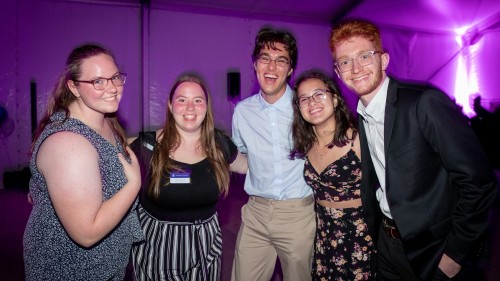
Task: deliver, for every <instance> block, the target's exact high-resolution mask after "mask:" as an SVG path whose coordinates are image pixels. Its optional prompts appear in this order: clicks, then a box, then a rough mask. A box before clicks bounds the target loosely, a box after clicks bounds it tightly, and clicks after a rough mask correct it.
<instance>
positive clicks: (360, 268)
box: [291, 71, 375, 281]
mask: <svg viewBox="0 0 500 281" xmlns="http://www.w3.org/2000/svg"><path fill="white" fill-rule="evenodd" d="M294 100H295V103H296V107H295V109H294V110H295V112H294V120H293V137H294V149H293V151H292V152H291V157H299V158H302V157H303V158H305V164H304V178H305V180H306V182H307V184H309V186H311V187H312V188H313V191H314V197H315V210H316V223H317V227H316V240H315V246H314V259H313V266H312V279H313V280H338V281H340V280H343V281H351V280H375V266H374V261H375V256H374V254H375V245H374V242H373V240H372V235H371V233H369V232H368V229H367V225H366V223H365V220H364V213H363V208H362V204H361V198H360V186H361V161H360V159H361V154H360V144H359V139H358V138H357V130H356V126H355V122H354V119H353V118H352V115H351V113H350V111H349V109H348V108H347V105H346V104H345V101H344V99H343V97H342V96H341V95H340V93H339V92H338V90H337V88H336V87H335V85H334V83H333V81H332V80H331V79H330V78H328V77H327V76H326V75H324V74H322V73H320V72H318V71H308V72H305V73H303V74H302V75H301V76H300V77H299V78H298V79H297V82H296V84H295V99H294Z"/></svg>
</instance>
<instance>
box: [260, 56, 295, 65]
mask: <svg viewBox="0 0 500 281" xmlns="http://www.w3.org/2000/svg"><path fill="white" fill-rule="evenodd" d="M257 61H258V62H259V63H261V64H266V65H267V64H270V63H271V62H272V61H274V62H275V63H276V65H277V66H279V67H285V66H287V65H288V64H290V61H289V60H287V59H286V58H277V59H272V58H270V57H269V56H266V55H260V56H259V57H258V58H257Z"/></svg>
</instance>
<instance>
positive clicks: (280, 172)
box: [233, 85, 312, 200]
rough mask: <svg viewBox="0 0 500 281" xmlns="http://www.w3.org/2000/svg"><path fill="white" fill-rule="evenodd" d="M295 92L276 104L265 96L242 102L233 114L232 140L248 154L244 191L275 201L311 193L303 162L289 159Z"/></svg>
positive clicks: (288, 90) (289, 90)
mask: <svg viewBox="0 0 500 281" xmlns="http://www.w3.org/2000/svg"><path fill="white" fill-rule="evenodd" d="M292 98H293V92H292V89H291V88H290V87H289V86H288V85H287V88H286V91H285V94H284V95H283V96H282V97H281V98H280V99H279V100H278V101H276V102H275V103H274V104H269V103H267V102H266V101H265V100H264V98H262V93H260V92H259V93H258V94H256V95H253V96H251V97H249V98H247V99H245V100H243V101H242V102H240V103H239V104H238V105H237V106H236V109H235V111H234V115H233V141H234V143H235V144H236V146H237V147H238V149H239V151H240V152H242V153H245V154H247V159H248V172H247V175H246V178H245V191H246V192H247V193H248V194H249V195H255V196H260V197H265V198H269V199H274V200H287V199H299V198H304V197H306V196H308V195H310V194H311V193H312V190H311V188H310V187H309V186H308V185H307V184H306V183H305V181H304V175H303V173H304V160H301V159H295V160H290V159H289V157H288V156H289V154H290V149H291V148H292V146H293V141H292V131H291V126H292V120H293V107H292V106H293V105H292Z"/></svg>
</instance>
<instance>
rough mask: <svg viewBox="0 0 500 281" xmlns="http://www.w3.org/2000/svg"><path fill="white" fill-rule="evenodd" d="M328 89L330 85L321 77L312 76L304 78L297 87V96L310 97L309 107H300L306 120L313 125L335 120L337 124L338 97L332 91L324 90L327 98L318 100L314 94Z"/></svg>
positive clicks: (299, 97)
mask: <svg viewBox="0 0 500 281" xmlns="http://www.w3.org/2000/svg"><path fill="white" fill-rule="evenodd" d="M324 90H328V87H327V86H326V85H325V83H323V81H321V80H320V79H316V78H311V79H307V80H304V81H303V82H302V83H300V85H299V87H298V88H297V98H298V99H301V98H305V97H310V98H309V105H308V106H307V107H302V108H299V111H300V114H301V115H302V118H304V120H305V121H307V122H308V123H310V124H312V125H313V126H319V125H326V124H328V123H330V125H331V123H332V122H333V124H335V123H334V122H335V117H334V112H335V107H336V106H337V103H338V101H337V98H336V97H335V96H334V95H333V94H332V93H330V92H324V94H325V99H324V100H322V101H320V102H316V101H314V100H313V98H312V95H313V94H315V93H318V92H320V91H324Z"/></svg>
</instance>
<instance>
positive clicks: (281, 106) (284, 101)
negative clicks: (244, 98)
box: [259, 84, 293, 111]
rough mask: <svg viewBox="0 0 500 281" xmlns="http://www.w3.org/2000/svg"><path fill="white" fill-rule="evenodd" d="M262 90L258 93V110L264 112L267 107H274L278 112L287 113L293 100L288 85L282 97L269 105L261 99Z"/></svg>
mask: <svg viewBox="0 0 500 281" xmlns="http://www.w3.org/2000/svg"><path fill="white" fill-rule="evenodd" d="M262 95H263V93H262V90H260V91H259V103H260V110H264V109H265V108H267V107H271V106H272V107H274V108H276V109H278V110H280V111H288V110H289V109H290V107H291V106H292V99H293V91H292V88H290V86H288V84H286V90H285V93H284V94H283V96H281V98H280V99H279V100H277V101H276V102H275V103H273V104H270V103H268V102H267V101H266V100H265V99H264V98H263V97H262Z"/></svg>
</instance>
